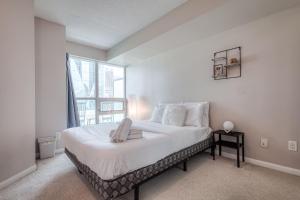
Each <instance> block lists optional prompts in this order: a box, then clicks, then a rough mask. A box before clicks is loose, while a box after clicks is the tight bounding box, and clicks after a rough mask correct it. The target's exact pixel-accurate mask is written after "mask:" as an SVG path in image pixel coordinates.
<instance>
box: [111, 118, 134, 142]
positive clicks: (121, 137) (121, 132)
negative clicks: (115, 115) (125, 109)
mask: <svg viewBox="0 0 300 200" xmlns="http://www.w3.org/2000/svg"><path fill="white" fill-rule="evenodd" d="M131 124H132V121H131V119H129V118H125V119H123V120H122V121H121V123H120V125H119V126H118V128H117V129H116V130H112V131H111V132H110V134H109V136H110V139H111V141H112V142H115V143H118V142H124V141H126V140H127V138H128V135H129V131H130V128H131Z"/></svg>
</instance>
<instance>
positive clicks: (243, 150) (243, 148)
mask: <svg viewBox="0 0 300 200" xmlns="http://www.w3.org/2000/svg"><path fill="white" fill-rule="evenodd" d="M244 142H245V139H244V135H242V159H243V162H245V144H244Z"/></svg>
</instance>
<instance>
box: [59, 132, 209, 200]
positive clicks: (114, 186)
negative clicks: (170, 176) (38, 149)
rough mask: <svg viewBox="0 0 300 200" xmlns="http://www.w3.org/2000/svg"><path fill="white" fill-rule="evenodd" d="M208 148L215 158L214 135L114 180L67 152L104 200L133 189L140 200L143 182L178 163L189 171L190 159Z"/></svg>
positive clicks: (136, 198) (176, 165) (110, 199)
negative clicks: (101, 175) (103, 175)
mask: <svg viewBox="0 0 300 200" xmlns="http://www.w3.org/2000/svg"><path fill="white" fill-rule="evenodd" d="M208 149H211V155H212V156H213V159H215V156H214V155H215V153H214V151H215V145H214V143H213V138H212V137H209V138H207V139H206V140H204V141H201V142H199V143H197V144H194V145H192V146H190V147H188V148H185V149H183V150H180V151H178V152H175V153H173V154H171V155H169V156H167V157H165V158H163V159H161V160H159V161H158V162H156V163H154V164H152V165H149V166H146V167H143V168H140V169H137V170H135V171H133V172H129V173H127V174H124V175H122V176H120V177H118V178H116V179H112V180H102V179H101V178H100V177H99V176H98V175H97V174H96V173H95V172H94V171H92V170H91V169H90V168H89V167H88V166H87V165H85V164H83V163H81V162H80V161H79V160H78V159H77V157H76V156H75V155H74V154H73V153H71V152H70V151H69V150H68V149H67V148H66V149H65V152H66V154H67V156H68V157H69V158H70V160H71V161H72V162H73V163H74V164H75V166H76V167H77V168H78V171H79V173H80V174H82V175H83V176H84V177H85V178H86V179H87V180H88V182H89V183H90V184H91V185H92V187H93V188H94V189H95V190H96V191H97V193H98V194H99V195H100V196H101V197H102V199H103V200H113V199H115V198H117V197H119V196H121V195H124V194H126V193H128V192H130V191H131V190H134V200H139V194H140V186H141V185H142V184H143V183H145V182H147V181H149V180H151V179H152V178H155V177H157V176H159V175H160V174H162V173H163V172H165V171H166V170H169V169H171V168H173V167H178V165H182V168H180V169H182V170H183V171H187V162H188V159H189V158H191V157H193V156H195V155H197V154H199V153H201V152H204V151H206V150H208Z"/></svg>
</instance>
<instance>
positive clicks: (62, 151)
mask: <svg viewBox="0 0 300 200" xmlns="http://www.w3.org/2000/svg"><path fill="white" fill-rule="evenodd" d="M64 152H65V148H60V149H56V150H55V154H59V153H64Z"/></svg>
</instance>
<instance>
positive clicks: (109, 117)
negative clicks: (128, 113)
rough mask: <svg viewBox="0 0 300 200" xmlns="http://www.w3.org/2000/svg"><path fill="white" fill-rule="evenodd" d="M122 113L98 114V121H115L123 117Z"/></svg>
mask: <svg viewBox="0 0 300 200" xmlns="http://www.w3.org/2000/svg"><path fill="white" fill-rule="evenodd" d="M124 117H125V114H124V113H118V114H105V115H99V123H117V122H120V121H122V119H124Z"/></svg>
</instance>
